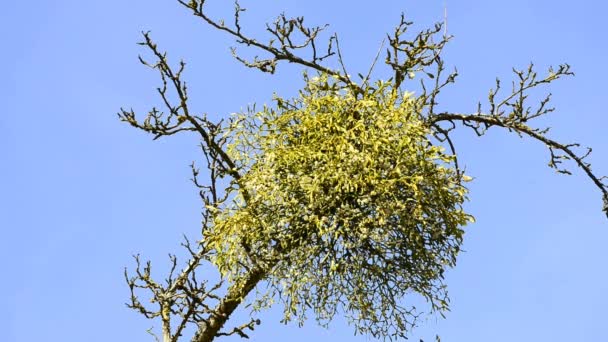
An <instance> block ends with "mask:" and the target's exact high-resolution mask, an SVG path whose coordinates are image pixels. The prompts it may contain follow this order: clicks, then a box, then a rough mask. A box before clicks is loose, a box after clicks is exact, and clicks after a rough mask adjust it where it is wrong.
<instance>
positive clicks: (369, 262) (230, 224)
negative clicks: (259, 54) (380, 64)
mask: <svg viewBox="0 0 608 342" xmlns="http://www.w3.org/2000/svg"><path fill="white" fill-rule="evenodd" d="M276 102H277V105H276V108H274V109H273V108H264V109H263V110H262V111H259V112H257V113H255V115H243V116H242V117H241V118H240V119H239V120H236V121H235V124H234V125H232V126H231V128H230V130H229V131H228V133H227V134H231V135H232V137H233V138H234V141H233V143H232V145H231V146H230V150H229V153H230V155H231V157H232V158H233V159H234V160H235V161H237V164H238V165H239V167H240V168H241V170H240V172H241V173H242V174H243V178H242V179H241V181H240V187H239V188H235V189H234V190H233V191H234V196H233V197H232V198H233V202H232V203H231V204H229V205H227V206H226V207H223V208H218V210H217V211H216V215H215V219H214V224H215V225H214V228H213V229H211V230H209V231H208V232H207V233H206V235H207V236H206V239H207V241H208V242H209V243H210V244H211V245H212V246H213V247H214V248H215V249H216V251H217V254H216V259H215V262H216V263H217V264H218V267H219V268H220V270H221V271H222V272H223V273H224V275H226V276H228V277H229V278H230V279H233V280H234V279H236V277H238V275H239V274H242V273H243V272H244V265H251V263H252V262H255V263H258V264H259V265H264V267H267V269H268V271H267V272H268V277H267V280H268V283H269V284H270V285H271V288H272V289H273V291H276V293H277V294H278V295H279V297H280V298H281V299H282V301H283V302H284V303H285V319H286V320H289V319H291V318H293V317H294V316H295V317H296V318H298V319H300V320H303V319H304V315H305V311H306V308H307V307H309V308H312V309H313V310H314V312H315V314H316V317H317V319H318V320H319V321H321V322H322V323H325V322H327V321H329V320H330V319H331V318H332V317H333V315H334V314H335V313H336V310H338V309H339V310H343V311H344V312H345V313H346V314H347V316H348V317H349V318H350V319H351V320H352V321H354V323H355V325H356V327H357V329H358V331H359V332H370V333H371V334H373V335H377V334H382V335H387V334H388V335H391V334H399V332H403V331H405V330H409V329H408V328H409V325H410V324H411V323H413V322H412V317H413V314H414V312H413V311H410V309H409V307H408V306H407V305H404V303H403V301H402V300H403V298H404V296H405V295H407V294H409V293H417V294H419V295H421V296H423V297H424V298H425V299H426V301H427V302H428V303H430V308H431V309H432V310H439V311H442V310H445V309H447V302H446V297H445V290H444V286H443V285H442V279H443V272H444V270H445V269H446V268H447V267H451V266H453V265H454V263H455V257H456V255H457V253H458V251H459V246H460V244H461V241H462V235H463V230H462V226H463V225H465V224H466V223H467V222H468V221H470V220H472V218H471V216H469V215H467V214H466V213H464V212H463V210H462V207H461V205H462V203H463V202H464V201H465V199H466V189H465V187H463V185H462V183H463V181H465V180H466V179H463V178H464V176H462V175H459V174H458V173H457V172H456V170H454V168H453V167H452V164H451V162H452V161H453V159H452V158H453V157H452V156H450V155H448V154H445V153H444V149H443V148H442V147H441V146H437V145H434V144H433V143H432V142H431V141H430V139H429V135H430V130H429V128H428V127H427V126H426V125H425V121H424V120H423V118H422V117H421V115H420V113H421V111H422V108H421V103H422V101H420V99H417V98H416V97H415V96H413V94H411V93H403V92H400V91H398V90H396V89H394V87H393V85H392V83H390V82H386V83H378V84H377V85H376V86H375V87H374V88H370V89H369V90H368V92H367V93H366V94H364V95H362V94H355V93H354V92H353V91H351V90H349V89H347V88H343V89H340V88H338V87H337V85H336V83H334V82H332V80H331V79H329V78H328V77H324V76H320V77H315V78H314V79H312V80H307V86H306V88H305V89H304V90H302V91H301V93H300V96H299V97H298V98H296V99H293V100H284V99H277V101H276ZM246 249H250V251H249V252H247V251H246Z"/></svg>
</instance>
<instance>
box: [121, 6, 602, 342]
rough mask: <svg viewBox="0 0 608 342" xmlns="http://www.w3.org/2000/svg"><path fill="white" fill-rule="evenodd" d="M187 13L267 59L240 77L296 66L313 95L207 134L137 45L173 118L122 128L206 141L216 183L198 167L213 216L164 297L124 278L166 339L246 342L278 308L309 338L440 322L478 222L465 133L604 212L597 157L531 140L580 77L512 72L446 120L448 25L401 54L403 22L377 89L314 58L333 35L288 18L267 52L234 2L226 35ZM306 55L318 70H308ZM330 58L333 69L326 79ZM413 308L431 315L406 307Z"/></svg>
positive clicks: (251, 63) (160, 58) (164, 112)
mask: <svg viewBox="0 0 608 342" xmlns="http://www.w3.org/2000/svg"><path fill="white" fill-rule="evenodd" d="M178 2H179V3H180V4H181V5H183V6H184V7H186V8H187V9H188V10H189V11H190V12H191V13H192V14H194V16H196V17H198V18H200V19H202V20H203V22H205V23H207V24H209V25H211V26H212V27H214V28H216V29H218V30H220V31H224V32H226V33H228V34H230V35H232V36H233V37H235V38H236V40H237V42H238V43H240V44H242V45H245V46H249V47H255V48H258V49H261V50H262V51H264V52H265V53H267V58H264V59H260V58H257V57H256V58H255V59H254V60H246V59H244V58H242V57H240V56H239V55H238V54H237V53H236V50H233V53H234V55H235V57H236V58H237V59H238V60H239V61H241V62H242V63H244V64H245V65H246V66H248V67H251V68H256V69H259V70H261V71H263V72H269V73H274V72H275V70H276V68H277V65H278V63H279V62H281V61H287V62H290V63H295V64H298V65H301V66H303V67H305V68H306V69H308V70H312V73H313V74H314V75H315V76H314V77H309V76H308V74H309V73H310V72H309V73H307V72H305V73H304V81H305V86H304V88H303V89H302V90H301V91H300V93H299V95H298V96H297V97H295V98H282V97H279V96H278V95H276V96H275V101H274V104H273V105H272V106H267V107H264V108H263V109H262V110H259V111H258V110H255V108H252V109H250V110H248V111H246V112H245V113H241V114H237V115H234V116H232V117H230V118H228V120H226V121H221V122H212V121H211V120H209V119H208V118H207V117H206V116H204V115H198V114H195V113H194V112H193V111H192V110H191V109H190V107H189V102H188V88H187V85H186V83H185V82H184V81H183V80H182V75H183V71H184V68H185V63H184V62H180V63H179V65H178V66H177V68H174V67H172V66H171V65H170V63H169V61H168V59H167V55H166V53H164V52H162V51H161V50H159V49H158V47H157V45H156V43H154V42H153V41H152V39H151V37H150V35H149V33H144V41H143V42H142V45H144V46H146V47H147V48H148V49H149V50H150V51H151V53H152V55H153V58H154V61H153V62H148V61H147V60H145V59H143V58H140V60H141V62H142V63H143V64H145V65H146V66H149V67H150V68H152V69H155V70H157V71H158V72H159V73H160V77H161V80H162V86H161V87H160V88H158V92H159V95H160V97H161V99H162V102H163V104H164V107H165V108H164V109H158V108H153V109H152V110H150V111H149V112H148V114H147V116H146V118H145V119H144V120H138V119H137V118H136V115H135V113H134V112H133V111H132V110H124V109H123V110H121V112H120V113H119V116H120V118H121V119H122V120H124V121H126V122H128V123H129V124H131V125H133V126H134V127H137V128H139V129H142V130H144V131H146V132H149V133H151V134H153V135H154V137H155V138H160V137H163V136H169V135H173V134H177V133H182V132H194V133H196V134H198V135H199V137H200V139H201V150H202V155H203V157H204V163H205V164H206V167H207V170H208V172H207V173H206V176H208V180H207V181H201V180H200V174H199V170H198V169H197V168H195V167H194V166H193V167H192V171H193V180H194V183H195V185H196V186H197V187H198V188H199V189H200V193H201V199H202V201H203V209H204V210H203V222H202V234H201V238H200V239H198V240H197V242H196V243H191V242H189V241H188V240H186V242H185V243H184V244H183V245H184V246H185V247H186V249H187V251H188V252H189V254H190V259H189V260H188V261H187V262H186V264H185V266H184V268H183V269H181V270H180V271H178V262H177V258H176V257H175V256H172V257H171V262H172V269H171V272H170V274H169V276H168V277H167V278H166V280H165V281H164V282H157V281H155V280H154V279H153V278H152V275H151V264H150V262H147V263H146V264H145V265H142V264H141V263H140V260H139V257H137V258H136V260H137V268H136V270H135V275H134V276H129V275H128V274H127V272H125V276H126V279H127V282H128V284H129V286H130V289H131V300H130V303H129V304H128V305H129V306H130V307H131V308H133V309H135V310H137V311H138V312H140V313H141V314H143V315H144V316H145V317H147V318H150V319H157V318H158V319H160V321H161V324H162V337H158V336H157V339H158V340H161V339H162V341H163V342H170V341H171V342H177V341H180V340H182V339H185V338H188V339H190V340H191V341H193V342H206V341H212V340H214V339H215V338H217V337H221V336H229V335H235V334H236V335H239V336H241V337H248V330H253V329H254V327H255V326H256V325H257V324H260V320H259V319H257V318H253V317H254V316H256V315H257V314H258V313H259V311H260V310H261V309H263V308H267V307H269V306H271V305H273V304H274V303H276V302H279V303H280V304H282V306H283V312H284V321H290V320H294V319H295V320H297V321H298V322H299V323H300V324H302V323H303V322H304V320H305V319H306V315H307V314H310V313H312V314H314V316H315V318H316V320H317V321H318V322H319V323H320V324H322V325H327V324H329V322H330V321H331V320H332V319H333V318H334V317H335V315H336V314H338V313H344V314H345V315H346V317H347V319H348V320H349V322H351V323H352V324H353V326H354V328H355V331H356V332H358V333H365V334H370V335H371V336H374V337H378V338H384V339H393V338H399V337H406V336H407V334H408V333H409V332H410V331H411V329H412V328H413V327H414V326H415V325H416V323H417V318H418V317H419V315H420V314H422V313H424V312H431V313H432V312H437V313H439V314H443V313H444V312H445V311H446V310H448V308H449V307H448V297H447V292H446V286H445V284H444V272H445V271H446V269H448V268H450V267H453V266H455V264H456V257H457V255H458V252H459V251H460V246H461V244H462V241H463V234H464V230H463V228H464V226H465V225H466V224H467V223H469V222H472V221H473V217H472V216H471V215H469V214H467V213H465V212H464V211H463V203H464V202H465V201H466V199H467V197H466V196H467V188H466V182H468V181H470V180H471V178H470V177H468V176H466V175H465V174H464V173H463V170H462V169H461V168H460V166H459V163H458V155H457V153H456V150H455V145H454V143H453V141H452V139H451V136H450V134H451V132H452V131H453V130H454V129H456V128H457V127H458V126H464V127H468V128H470V129H472V130H473V131H474V132H475V133H476V134H478V135H480V136H481V135H483V134H484V133H485V132H486V131H487V130H488V129H490V128H492V127H498V128H503V129H507V130H508V131H511V132H514V133H516V134H518V135H520V136H524V135H525V136H529V137H532V138H533V139H535V140H537V141H540V142H542V143H543V144H545V145H546V146H547V147H548V149H549V152H550V163H549V166H550V167H552V168H554V169H556V170H557V171H558V172H560V173H568V174H569V173H570V171H569V170H568V169H566V168H563V167H562V163H563V162H564V161H566V160H570V161H571V162H572V163H573V164H574V165H576V166H578V167H580V168H581V169H582V171H583V172H584V173H585V174H586V175H587V177H588V178H589V179H590V180H591V181H592V182H593V183H594V184H595V186H597V188H598V189H599V190H600V191H601V194H602V196H603V199H604V210H607V209H606V208H607V207H608V188H607V186H606V184H605V183H603V182H602V180H603V178H601V177H597V176H596V175H595V174H594V173H593V172H592V171H591V166H590V165H589V164H588V163H587V162H586V161H585V158H586V157H587V156H588V155H589V152H590V149H589V150H587V151H585V152H584V153H578V152H577V148H578V144H562V143H559V142H557V141H555V140H552V139H551V138H549V137H548V136H547V133H548V129H542V128H536V127H534V126H532V125H531V122H533V120H534V119H536V118H538V117H541V116H544V115H545V114H548V113H550V112H551V111H553V108H551V107H549V106H548V102H549V99H550V97H549V96H547V97H546V98H544V99H543V100H541V101H540V102H539V103H537V104H533V105H530V104H529V103H528V102H529V101H528V95H527V94H528V92H529V90H530V89H532V88H536V87H538V86H541V85H544V84H548V83H551V82H553V81H555V80H557V79H560V78H561V77H563V76H568V75H572V72H571V71H570V67H569V66H568V65H560V66H559V67H557V68H555V69H550V70H549V72H548V73H547V74H545V75H543V76H540V75H539V74H537V72H536V71H535V70H534V68H533V66H532V65H530V67H528V68H527V69H524V70H514V71H515V81H514V82H513V88H512V90H511V91H510V92H507V93H505V94H502V93H501V92H500V90H501V83H500V81H497V82H496V87H495V89H492V90H491V91H490V93H489V96H488V103H487V105H486V106H482V105H481V104H479V105H478V108H477V111H476V112H475V113H471V114H465V113H454V112H437V111H436V105H437V100H438V96H439V95H440V92H441V91H442V89H443V88H444V87H446V86H447V85H449V84H451V83H454V81H455V79H456V76H457V73H456V72H452V73H448V74H447V75H446V74H445V67H444V62H443V60H442V58H441V51H442V49H443V47H444V46H445V44H446V43H447V42H448V41H449V39H450V37H449V36H446V35H445V33H443V30H442V25H441V24H438V25H436V26H435V27H434V28H432V29H429V30H426V31H423V32H420V33H418V34H417V35H414V36H413V37H412V38H409V39H408V38H407V36H408V34H407V30H408V28H409V27H410V25H411V23H410V22H407V21H405V19H404V17H403V16H402V17H401V21H400V23H399V25H398V26H397V27H396V29H395V31H394V32H393V33H392V34H390V35H389V36H388V49H387V50H386V56H385V64H386V65H387V66H388V67H389V68H390V69H391V70H392V72H393V73H394V76H393V77H392V78H390V79H388V80H384V81H383V80H379V81H377V82H372V81H371V80H370V78H371V70H370V72H369V73H368V74H367V76H364V75H362V74H359V78H360V80H359V81H355V80H353V79H351V76H350V75H349V74H348V73H346V68H345V67H344V63H343V61H342V57H341V51H340V49H339V41H338V38H337V36H336V35H333V36H331V37H329V39H328V43H327V49H326V50H325V51H326V52H325V53H320V51H319V50H318V46H319V42H318V39H319V36H320V34H321V33H322V32H323V29H324V27H308V26H306V25H305V24H304V19H303V18H301V17H300V18H287V17H286V16H285V15H281V16H279V17H278V19H277V20H276V21H275V22H274V23H273V24H271V25H268V26H267V31H268V32H269V34H270V35H271V36H272V39H271V40H270V41H269V42H268V43H261V42H260V41H259V40H257V39H254V38H251V37H249V36H247V35H246V34H245V33H244V32H243V30H242V27H241V24H240V15H241V14H242V12H243V11H244V9H243V8H241V6H240V5H239V4H238V2H237V3H236V7H235V13H234V24H233V25H232V26H229V25H227V24H225V22H224V21H222V20H214V19H212V18H211V17H209V16H208V14H207V12H206V8H205V1H203V0H192V1H189V2H186V1H183V0H178ZM302 50H308V53H307V54H306V55H308V56H312V57H310V58H305V57H302V55H303V54H300V53H299V52H300V51H302ZM331 57H337V60H338V62H339V63H338V64H339V65H340V68H339V69H332V68H330V67H328V66H326V65H325V64H324V63H325V61H326V59H328V58H331ZM377 60H378V57H377V58H376V61H377ZM375 63H376V62H374V65H375ZM372 69H373V66H372ZM417 75H420V77H418V76H417ZM415 76H416V77H417V78H422V80H421V83H420V88H421V89H422V91H421V92H420V94H419V95H415V94H414V93H412V92H408V91H407V90H405V89H404V88H405V85H406V84H408V82H407V81H409V80H410V79H412V78H414V77H415ZM211 268H215V269H216V270H217V271H218V272H217V275H218V279H217V280H216V281H215V282H212V280H211V279H212V277H211V276H210V275H207V276H205V277H202V278H201V277H200V276H197V271H198V272H199V273H200V271H201V270H205V271H208V270H209V269H211ZM141 289H143V290H147V291H149V295H150V296H151V298H152V302H153V303H154V305H153V306H152V307H151V306H149V305H144V304H143V303H142V302H141V301H140V300H139V297H138V290H141ZM413 295H418V296H420V297H421V298H422V299H424V302H426V303H427V304H428V305H427V308H426V309H420V308H419V309H416V308H415V307H414V306H413V305H412V304H410V301H409V298H411V296H413ZM244 305H252V306H251V307H252V319H251V320H250V321H247V322H244V323H242V324H236V325H233V326H232V327H230V326H227V323H228V321H229V319H230V317H231V315H232V314H233V312H234V311H235V310H236V309H237V308H238V307H240V306H244Z"/></svg>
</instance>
